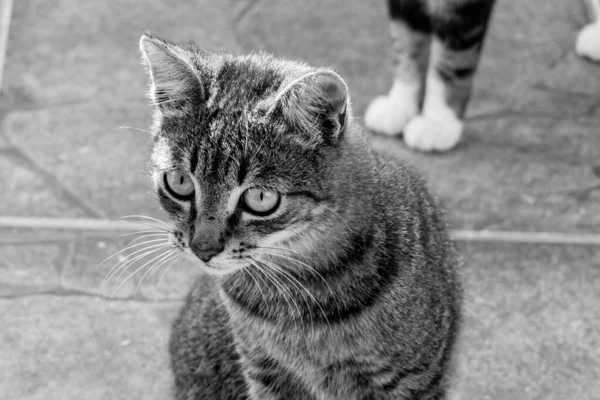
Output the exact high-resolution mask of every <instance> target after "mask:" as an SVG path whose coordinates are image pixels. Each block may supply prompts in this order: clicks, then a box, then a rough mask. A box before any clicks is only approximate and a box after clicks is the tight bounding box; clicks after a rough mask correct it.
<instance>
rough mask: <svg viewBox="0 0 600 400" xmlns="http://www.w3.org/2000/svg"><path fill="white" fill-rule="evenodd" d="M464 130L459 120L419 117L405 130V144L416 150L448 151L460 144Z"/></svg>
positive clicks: (407, 125)
mask: <svg viewBox="0 0 600 400" xmlns="http://www.w3.org/2000/svg"><path fill="white" fill-rule="evenodd" d="M463 129H464V124H463V122H462V121H460V120H459V119H457V118H451V119H450V118H446V119H445V120H441V119H439V120H438V119H433V118H431V117H426V116H423V115H417V116H416V117H414V118H412V119H411V120H410V121H409V122H408V124H406V127H405V128H404V142H405V143H406V145H407V146H408V147H410V148H411V149H414V150H419V151H447V150H450V149H451V148H453V147H454V146H456V145H457V144H458V142H459V141H460V138H461V137H462V132H463Z"/></svg>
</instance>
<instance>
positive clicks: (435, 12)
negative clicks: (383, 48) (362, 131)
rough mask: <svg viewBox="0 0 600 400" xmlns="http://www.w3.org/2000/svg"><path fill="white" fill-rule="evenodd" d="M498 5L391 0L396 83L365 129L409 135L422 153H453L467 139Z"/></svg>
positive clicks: (487, 0)
mask: <svg viewBox="0 0 600 400" xmlns="http://www.w3.org/2000/svg"><path fill="white" fill-rule="evenodd" d="M494 2H495V0H388V6H389V7H388V9H389V14H390V17H391V23H390V32H391V36H392V41H393V52H394V62H395V76H394V83H393V85H392V88H391V89H390V92H389V93H388V95H387V96H379V97H377V98H375V99H374V100H373V101H372V102H371V104H370V105H369V108H368V109H367V111H366V113H365V125H366V126H367V127H368V128H370V129H371V130H373V131H376V132H379V133H383V134H387V135H400V134H403V137H404V142H405V143H406V145H407V146H409V147H411V148H413V149H416V150H420V151H445V150H449V149H451V148H453V147H454V146H455V145H456V144H457V143H458V142H459V140H460V138H461V136H462V132H463V122H462V118H463V115H464V112H465V109H466V106H467V103H468V101H469V97H470V95H471V87H472V83H473V76H474V74H475V70H476V69H477V65H478V63H479V56H480V55H481V50H482V47H483V41H484V39H485V33H486V31H487V26H488V21H489V19H490V15H491V12H492V8H493V6H494ZM430 42H431V43H430ZM427 59H428V60H429V63H428V64H429V65H428V67H427V62H426V61H427ZM425 70H426V72H425ZM423 86H424V87H423Z"/></svg>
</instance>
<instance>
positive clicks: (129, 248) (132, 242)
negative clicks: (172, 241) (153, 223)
mask: <svg viewBox="0 0 600 400" xmlns="http://www.w3.org/2000/svg"><path fill="white" fill-rule="evenodd" d="M136 240H137V239H136ZM160 240H166V239H153V240H147V241H145V242H141V243H136V244H134V242H135V240H133V241H131V242H130V243H129V244H128V245H127V246H126V247H125V248H124V249H121V250H119V251H117V252H115V253H113V254H112V255H110V256H108V257H106V258H105V259H104V260H102V261H101V262H99V263H98V264H97V265H96V268H98V267H100V266H101V265H102V264H104V263H105V262H107V261H108V260H110V259H111V258H113V257H115V256H118V255H119V254H121V253H123V252H124V251H127V250H131V249H133V248H135V247H139V246H142V245H145V244H149V243H155V242H158V241H160ZM109 272H110V271H109Z"/></svg>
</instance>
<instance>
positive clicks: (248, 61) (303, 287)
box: [141, 36, 461, 400]
mask: <svg viewBox="0 0 600 400" xmlns="http://www.w3.org/2000/svg"><path fill="white" fill-rule="evenodd" d="M141 48H142V51H143V53H144V54H145V55H146V59H145V62H146V65H147V66H148V68H149V70H150V72H152V69H153V68H154V65H153V64H154V62H159V63H160V62H162V61H163V60H165V59H166V60H172V62H174V63H175V65H174V66H173V67H174V68H178V73H179V74H180V75H182V76H184V79H186V80H188V81H189V82H192V83H193V85H194V86H196V85H198V87H200V88H202V91H201V93H202V94H203V96H199V95H198V93H200V90H193V91H189V90H181V86H180V85H177V84H174V85H171V87H172V88H174V90H173V91H172V92H170V93H169V92H165V93H162V94H161V96H163V97H167V98H168V97H169V96H171V97H172V98H170V99H169V100H172V101H171V102H170V103H168V104H176V105H178V107H179V108H177V109H169V110H166V111H165V110H164V109H163V108H161V106H160V104H158V105H157V111H156V113H157V117H156V118H155V121H158V122H155V125H154V128H153V129H154V132H153V133H154V139H155V146H154V150H153V155H152V160H153V177H154V179H155V187H156V190H157V193H158V198H159V200H160V202H161V203H162V205H163V207H164V208H165V209H166V210H167V212H169V214H170V215H171V217H172V219H173V222H174V225H175V228H174V229H175V232H176V233H175V235H176V239H177V240H173V243H174V245H177V246H178V247H179V248H180V249H181V250H182V251H184V252H186V253H189V254H191V251H190V248H189V243H192V242H193V241H194V240H196V241H197V240H198V238H202V240H205V241H207V242H215V243H216V242H218V243H220V244H221V245H222V250H221V251H220V253H218V254H217V255H216V256H214V257H213V258H212V259H210V261H208V262H206V263H204V262H202V261H201V260H200V259H199V258H197V257H195V256H193V257H192V258H193V260H194V261H195V262H196V263H197V264H198V265H199V267H200V268H201V269H202V270H203V271H206V272H207V274H205V275H202V276H201V277H200V279H199V280H198V281H197V282H196V284H195V285H194V287H193V289H192V291H191V293H190V294H189V296H188V298H187V300H186V302H185V305H184V307H183V309H182V311H181V314H180V316H179V318H178V319H177V320H176V322H175V323H174V326H173V332H172V336H171V342H170V351H171V360H172V367H173V372H174V376H175V398H177V399H215V400H218V399H225V400H233V399H236V400H237V399H249V400H258V399H261V400H269V399H286V400H294V399H298V400H300V399H302V400H311V399H314V400H325V399H327V400H353V399H383V400H385V399H395V400H396V399H415V400H416V399H443V398H444V394H445V392H446V390H447V387H448V385H449V380H450V377H451V370H452V359H453V356H452V354H453V350H454V344H455V341H456V336H457V334H458V330H459V326H460V304H461V286H460V282H459V280H458V277H457V272H456V268H457V266H456V257H455V253H454V250H453V248H452V246H451V244H450V242H449V241H448V237H447V233H446V228H445V225H444V222H443V216H442V215H441V213H440V211H439V209H438V206H437V205H436V201H435V200H434V198H433V197H432V196H431V195H430V194H429V193H428V191H427V189H426V187H425V184H424V182H423V181H422V180H421V178H419V176H418V175H417V174H416V173H415V172H414V171H413V170H411V169H410V168H408V167H406V166H404V165H402V164H400V163H399V162H398V161H396V160H389V159H384V158H381V157H380V156H379V155H376V154H375V153H373V152H372V151H371V150H370V148H369V146H368V143H367V142H366V140H365V137H364V136H363V134H362V132H361V131H360V129H359V127H358V125H357V124H356V122H355V121H354V120H353V117H352V110H351V107H350V101H349V96H348V92H347V87H346V85H345V83H344V82H343V81H342V79H341V78H340V77H339V76H338V75H337V74H335V73H334V72H332V71H330V70H327V69H316V68H312V67H309V66H307V65H304V64H300V63H296V62H291V61H285V60H280V59H276V58H273V57H271V56H268V55H265V54H253V55H248V56H233V55H230V54H225V53H223V54H210V55H209V54H207V53H206V52H203V51H200V50H198V49H196V47H195V46H193V45H188V46H181V47H180V46H175V45H172V44H169V43H167V42H164V41H162V40H160V39H157V38H152V37H150V36H144V37H143V38H142V41H141ZM148 48H150V49H152V50H155V49H163V51H165V52H167V53H169V52H171V51H172V50H173V49H176V52H177V54H179V55H180V56H181V54H183V56H182V57H183V58H184V59H186V60H188V62H187V63H186V64H185V65H188V66H189V68H190V71H185V70H181V69H180V68H181V66H182V64H181V63H180V61H179V60H178V59H172V58H169V57H170V56H169V57H167V56H166V55H164V54H163V55H159V56H158V57H156V58H155V56H156V53H155V52H154V53H153V52H152V51H147V50H148ZM162 67H166V66H165V65H163V66H162ZM163 76H167V77H169V79H170V77H171V76H173V75H170V74H163ZM192 77H193V78H194V79H196V80H194V79H192ZM152 84H153V86H152V87H151V88H156V87H161V86H160V82H156V75H154V81H153V82H152ZM163 87H165V86H163ZM151 90H154V89H151ZM190 94H191V95H190ZM153 98H157V97H156V95H155V94H154V97H153ZM171 169H179V170H180V171H182V172H184V173H186V174H188V176H190V178H191V179H192V180H193V182H194V185H195V198H194V199H193V200H187V201H182V200H178V199H176V198H174V197H170V196H169V192H168V191H167V190H164V180H163V179H162V176H163V174H164V172H165V171H168V170H171ZM248 187H261V188H267V189H270V190H274V191H277V192H279V193H281V194H282V197H281V201H280V205H279V208H277V210H276V211H275V212H274V213H273V214H271V215H268V216H263V217H261V216H255V215H254V216H253V215H249V214H248V213H247V212H246V211H244V208H243V207H241V206H240V200H239V199H240V196H241V193H243V191H244V190H245V188H248Z"/></svg>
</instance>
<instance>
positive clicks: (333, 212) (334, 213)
mask: <svg viewBox="0 0 600 400" xmlns="http://www.w3.org/2000/svg"><path fill="white" fill-rule="evenodd" d="M321 207H323V209H324V210H327V211H329V212H330V213H332V214H333V215H335V216H336V217H338V218H339V219H340V221H342V223H343V224H344V225H346V227H347V228H349V229H351V228H350V225H348V222H347V221H346V220H345V219H344V218H342V216H341V215H340V214H339V213H338V212H337V211H335V210H333V209H332V208H330V207H327V206H326V205H322V206H321Z"/></svg>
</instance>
